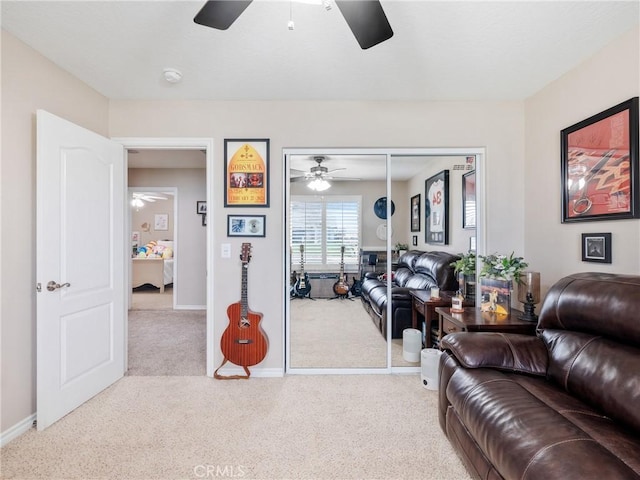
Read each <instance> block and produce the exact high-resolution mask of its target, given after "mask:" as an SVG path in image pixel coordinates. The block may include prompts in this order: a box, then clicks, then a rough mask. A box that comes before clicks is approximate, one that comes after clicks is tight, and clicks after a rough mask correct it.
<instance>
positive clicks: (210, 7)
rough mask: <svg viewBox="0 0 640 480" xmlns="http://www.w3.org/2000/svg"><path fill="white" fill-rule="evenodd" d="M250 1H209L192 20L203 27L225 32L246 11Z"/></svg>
mask: <svg viewBox="0 0 640 480" xmlns="http://www.w3.org/2000/svg"><path fill="white" fill-rule="evenodd" d="M251 1H252V0H209V1H208V2H207V3H205V4H204V7H202V9H201V10H200V11H199V12H198V14H197V15H196V16H195V18H194V19H193V21H194V22H196V23H198V24H200V25H204V26H205V27H211V28H217V29H218V30H226V29H227V28H229V27H230V26H231V24H232V23H233V22H235V21H236V19H237V18H238V17H239V16H240V15H241V14H242V12H244V11H245V10H246V8H247V7H248V6H249V4H250V3H251Z"/></svg>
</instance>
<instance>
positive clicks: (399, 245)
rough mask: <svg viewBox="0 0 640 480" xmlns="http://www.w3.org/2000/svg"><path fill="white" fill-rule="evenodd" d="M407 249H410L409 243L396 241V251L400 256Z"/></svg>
mask: <svg viewBox="0 0 640 480" xmlns="http://www.w3.org/2000/svg"><path fill="white" fill-rule="evenodd" d="M407 250H409V245H407V244H406V243H399V242H398V243H396V253H397V254H398V258H399V257H400V255H402V254H403V253H405V252H406V251H407Z"/></svg>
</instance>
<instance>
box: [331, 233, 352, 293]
mask: <svg viewBox="0 0 640 480" xmlns="http://www.w3.org/2000/svg"><path fill="white" fill-rule="evenodd" d="M333 293H335V294H336V295H338V296H339V297H344V296H346V295H347V294H348V293H349V284H348V283H347V279H346V277H345V276H344V245H343V246H342V247H340V277H339V278H338V281H337V282H336V283H334V284H333Z"/></svg>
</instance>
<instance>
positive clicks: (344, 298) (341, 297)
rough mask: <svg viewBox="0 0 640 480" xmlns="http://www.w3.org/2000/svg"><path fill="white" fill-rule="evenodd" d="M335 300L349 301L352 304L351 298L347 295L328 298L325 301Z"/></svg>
mask: <svg viewBox="0 0 640 480" xmlns="http://www.w3.org/2000/svg"><path fill="white" fill-rule="evenodd" d="M336 298H339V299H340V300H351V301H352V302H353V297H350V296H349V294H348V293H345V294H344V295H336V296H335V297H331V298H328V299H327V300H335V299H336Z"/></svg>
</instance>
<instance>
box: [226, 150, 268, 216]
mask: <svg viewBox="0 0 640 480" xmlns="http://www.w3.org/2000/svg"><path fill="white" fill-rule="evenodd" d="M224 206H225V207H268V206H269V139H268V138H258V139H246V140H245V139H225V141H224Z"/></svg>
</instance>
